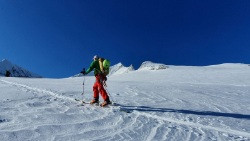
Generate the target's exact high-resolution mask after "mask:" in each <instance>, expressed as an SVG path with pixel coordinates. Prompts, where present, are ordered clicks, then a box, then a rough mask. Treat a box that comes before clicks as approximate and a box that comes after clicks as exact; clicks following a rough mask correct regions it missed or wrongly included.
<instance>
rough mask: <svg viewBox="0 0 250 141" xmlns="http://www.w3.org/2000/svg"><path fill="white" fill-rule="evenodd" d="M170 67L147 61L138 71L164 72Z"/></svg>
mask: <svg viewBox="0 0 250 141" xmlns="http://www.w3.org/2000/svg"><path fill="white" fill-rule="evenodd" d="M167 68H168V66H167V65H165V64H160V63H153V62H151V61H145V62H143V63H142V64H141V66H140V68H139V69H138V70H162V69H167Z"/></svg>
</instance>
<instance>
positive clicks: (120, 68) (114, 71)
mask: <svg viewBox="0 0 250 141" xmlns="http://www.w3.org/2000/svg"><path fill="white" fill-rule="evenodd" d="M134 70H135V69H134V67H133V65H130V66H129V67H125V66H124V65H123V64H122V63H118V64H116V65H114V66H111V67H110V72H109V75H118V74H123V73H128V72H131V71H134Z"/></svg>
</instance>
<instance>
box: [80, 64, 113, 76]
mask: <svg viewBox="0 0 250 141" xmlns="http://www.w3.org/2000/svg"><path fill="white" fill-rule="evenodd" d="M93 69H95V70H94V74H95V75H98V74H102V71H101V68H100V65H99V61H98V60H97V61H93V62H92V63H91V64H90V67H89V68H88V70H87V71H86V72H85V74H88V73H90V72H91V71H92V70H93ZM103 69H104V75H105V76H106V75H108V74H109V69H105V68H103Z"/></svg>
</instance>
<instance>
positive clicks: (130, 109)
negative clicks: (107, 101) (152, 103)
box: [119, 104, 250, 120]
mask: <svg viewBox="0 0 250 141" xmlns="http://www.w3.org/2000/svg"><path fill="white" fill-rule="evenodd" d="M119 106H120V110H121V111H124V112H127V113H131V112H133V111H140V112H162V113H182V114H192V115H201V116H216V117H230V118H237V119H247V120H250V115H244V114H238V113H221V112H213V111H194V110H179V109H171V108H153V107H147V106H126V105H120V104H119Z"/></svg>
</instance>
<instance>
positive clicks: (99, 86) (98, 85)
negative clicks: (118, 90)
mask: <svg viewBox="0 0 250 141" xmlns="http://www.w3.org/2000/svg"><path fill="white" fill-rule="evenodd" d="M95 77H96V81H95V84H94V86H93V92H94V98H95V99H99V93H100V94H101V96H102V98H103V100H108V99H109V97H108V94H107V92H106V90H105V89H104V87H103V76H102V75H96V76H95Z"/></svg>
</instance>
